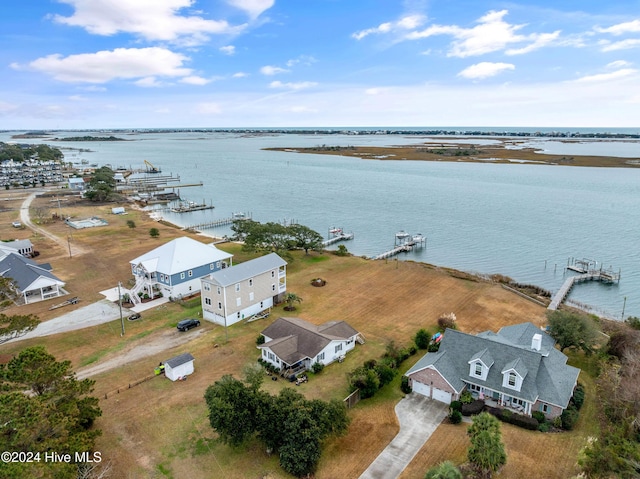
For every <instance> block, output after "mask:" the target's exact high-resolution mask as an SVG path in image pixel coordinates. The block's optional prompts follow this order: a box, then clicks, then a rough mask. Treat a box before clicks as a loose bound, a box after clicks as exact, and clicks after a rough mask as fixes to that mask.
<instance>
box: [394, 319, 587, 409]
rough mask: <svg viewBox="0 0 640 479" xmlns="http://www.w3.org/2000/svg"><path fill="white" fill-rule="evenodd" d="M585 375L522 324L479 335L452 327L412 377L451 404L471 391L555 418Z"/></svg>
mask: <svg viewBox="0 0 640 479" xmlns="http://www.w3.org/2000/svg"><path fill="white" fill-rule="evenodd" d="M579 373H580V370H579V369H577V368H574V367H573V366H569V365H567V356H565V355H564V354H562V353H561V352H560V351H558V349H556V347H555V341H554V340H553V338H551V336H549V335H548V334H546V333H544V332H542V331H541V330H540V329H539V328H537V327H536V326H535V325H533V324H532V323H522V324H516V325H513V326H507V327H505V328H502V329H501V330H500V331H498V333H493V332H491V331H486V332H483V333H480V334H478V335H471V334H467V333H463V332H460V331H456V330H452V329H447V330H446V331H445V333H444V339H443V340H442V341H441V342H440V349H439V350H438V352H435V353H427V354H426V355H425V356H423V357H422V358H421V359H420V360H419V361H418V362H417V363H416V364H415V365H414V366H413V367H412V368H411V369H409V370H408V371H407V373H406V376H407V377H408V378H409V383H410V384H411V387H412V390H413V391H414V392H416V393H418V394H422V395H425V396H428V397H430V398H432V399H435V400H438V401H441V402H445V403H447V404H449V403H451V401H454V400H457V399H459V398H460V395H461V394H462V392H463V391H465V390H467V391H470V392H471V394H472V395H473V396H474V397H475V398H477V399H482V400H484V401H485V403H486V404H488V405H490V406H493V407H503V408H508V409H511V410H513V411H516V412H518V413H521V414H526V415H529V416H530V415H531V413H532V412H534V411H541V412H543V413H544V414H545V416H546V417H548V418H554V417H557V416H559V415H560V414H562V411H564V409H566V408H567V406H568V405H569V400H570V399H571V396H572V395H573V390H574V388H575V386H576V384H577V381H578V375H579Z"/></svg>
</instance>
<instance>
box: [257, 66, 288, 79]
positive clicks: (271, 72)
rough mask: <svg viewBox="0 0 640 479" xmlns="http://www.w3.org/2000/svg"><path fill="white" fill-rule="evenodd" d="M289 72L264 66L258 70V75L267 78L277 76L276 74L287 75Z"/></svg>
mask: <svg viewBox="0 0 640 479" xmlns="http://www.w3.org/2000/svg"><path fill="white" fill-rule="evenodd" d="M288 72H289V70H287V69H285V68H280V67H274V66H272V65H265V66H263V67H262V68H260V73H262V74H263V75H267V76H272V75H277V74H278V73H288Z"/></svg>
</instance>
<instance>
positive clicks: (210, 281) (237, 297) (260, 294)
mask: <svg viewBox="0 0 640 479" xmlns="http://www.w3.org/2000/svg"><path fill="white" fill-rule="evenodd" d="M201 281H202V290H201V300H202V317H203V318H204V319H206V320H207V321H211V322H214V323H216V324H220V325H222V326H230V325H232V324H234V323H237V322H238V321H242V320H243V319H244V318H248V317H250V316H252V315H254V314H257V313H260V312H261V311H264V310H266V309H269V308H271V307H272V306H273V305H274V304H278V303H280V302H282V297H283V296H284V294H285V292H286V291H287V262H286V261H285V260H283V259H282V258H281V257H280V256H278V255H277V254H276V253H270V254H268V255H266V256H261V257H259V258H255V259H252V260H249V261H245V262H244V263H240V264H237V265H235V266H232V267H230V268H225V269H221V270H218V271H215V272H213V273H211V274H209V275H207V276H205V277H204V278H202V280H201Z"/></svg>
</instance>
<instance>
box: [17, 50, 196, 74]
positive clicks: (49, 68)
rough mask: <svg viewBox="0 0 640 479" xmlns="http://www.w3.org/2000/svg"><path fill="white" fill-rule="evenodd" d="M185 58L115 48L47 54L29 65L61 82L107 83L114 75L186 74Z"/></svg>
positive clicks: (173, 54) (174, 54) (158, 51)
mask: <svg viewBox="0 0 640 479" xmlns="http://www.w3.org/2000/svg"><path fill="white" fill-rule="evenodd" d="M187 60H188V58H187V57H185V56H184V55H181V54H179V53H174V52H172V51H170V50H167V49H165V48H159V47H150V48H116V49H115V50H113V51H100V52H96V53H82V54H79V55H69V56H68V57H62V55H60V54H53V55H48V56H46V57H42V58H38V59H37V60H34V61H32V62H31V63H29V65H28V66H29V67H30V68H32V69H34V70H38V71H41V72H43V73H46V74H48V75H51V76H52V77H53V78H55V79H56V80H59V81H63V82H69V83H74V82H84V83H106V82H108V81H111V80H115V79H132V78H141V77H152V76H162V77H178V76H187V75H190V74H191V70H190V69H188V68H184V67H183V66H182V65H183V64H184V62H186V61H187ZM143 83H144V82H143Z"/></svg>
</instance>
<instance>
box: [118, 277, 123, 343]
mask: <svg viewBox="0 0 640 479" xmlns="http://www.w3.org/2000/svg"><path fill="white" fill-rule="evenodd" d="M118 306H120V323H122V333H121V334H120V336H121V337H122V336H124V318H123V317H122V295H121V294H120V281H118Z"/></svg>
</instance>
